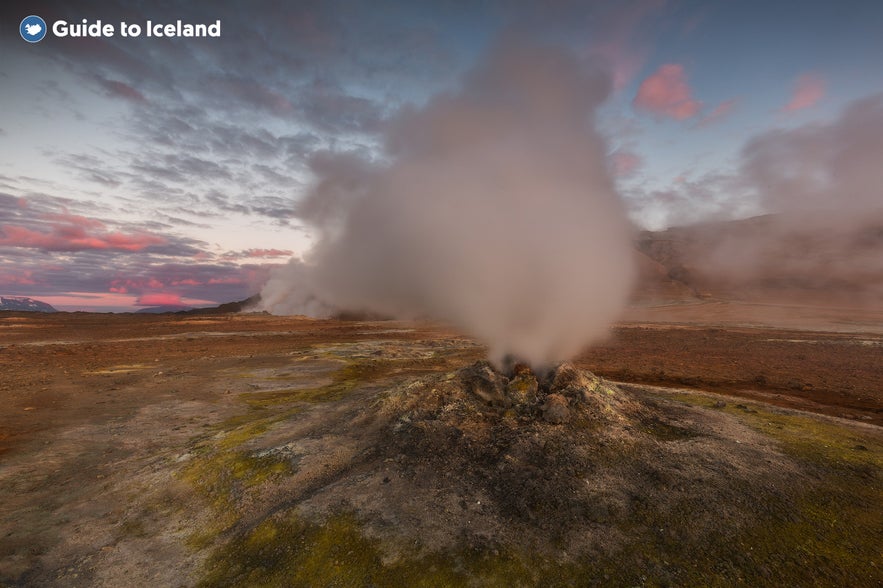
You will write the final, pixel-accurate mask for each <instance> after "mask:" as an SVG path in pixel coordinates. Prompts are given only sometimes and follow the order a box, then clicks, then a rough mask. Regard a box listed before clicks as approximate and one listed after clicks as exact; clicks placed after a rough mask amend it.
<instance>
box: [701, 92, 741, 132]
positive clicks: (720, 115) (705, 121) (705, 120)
mask: <svg viewBox="0 0 883 588" xmlns="http://www.w3.org/2000/svg"><path fill="white" fill-rule="evenodd" d="M736 103H737V100H736V99H735V98H730V99H729V100H724V101H723V102H721V103H720V104H718V105H717V106H715V107H714V110H712V111H711V112H709V113H708V114H706V115H705V116H703V117H702V118H701V119H700V120H699V122H698V123H696V126H697V127H707V126H708V125H711V124H713V123H716V122H718V121H720V120H722V119H724V118H726V117H727V116H728V115H729V114H730V112H732V110H733V108H734V107H735V106H736Z"/></svg>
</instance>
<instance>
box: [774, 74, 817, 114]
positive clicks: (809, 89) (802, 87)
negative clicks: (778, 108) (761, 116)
mask: <svg viewBox="0 0 883 588" xmlns="http://www.w3.org/2000/svg"><path fill="white" fill-rule="evenodd" d="M825 87H826V84H825V80H824V79H823V78H821V77H820V76H818V75H816V74H803V75H802V76H800V77H798V78H797V80H796V81H795V82H794V90H793V91H792V94H791V100H790V101H789V102H788V104H786V105H785V106H783V107H782V112H797V111H798V110H803V109H805V108H811V107H813V106H815V105H816V104H817V103H818V102H819V101H820V100H821V99H822V98H824V96H825Z"/></svg>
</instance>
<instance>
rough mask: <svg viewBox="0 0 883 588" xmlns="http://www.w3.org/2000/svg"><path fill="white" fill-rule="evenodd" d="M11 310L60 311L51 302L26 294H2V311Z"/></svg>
mask: <svg viewBox="0 0 883 588" xmlns="http://www.w3.org/2000/svg"><path fill="white" fill-rule="evenodd" d="M2 310H8V311H11V312H58V310H56V309H55V308H54V307H53V306H52V305H51V304H46V303H45V302H41V301H40V300H34V299H33V298H28V297H26V296H0V311H2Z"/></svg>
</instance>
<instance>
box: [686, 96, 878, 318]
mask: <svg viewBox="0 0 883 588" xmlns="http://www.w3.org/2000/svg"><path fill="white" fill-rule="evenodd" d="M881 162H883V94H877V95H875V96H871V97H868V98H865V99H862V100H858V101H856V102H854V103H852V104H851V105H849V106H848V107H847V108H846V109H845V110H844V112H843V114H842V115H841V116H840V117H839V118H837V119H835V120H834V121H832V122H830V123H827V124H808V125H804V126H801V127H797V128H793V129H788V130H776V131H769V132H766V133H763V134H761V135H759V136H757V137H755V138H753V139H752V140H750V141H749V142H748V143H746V145H745V147H744V148H743V149H742V165H741V168H740V170H739V171H740V173H739V177H738V178H737V180H736V182H738V183H739V184H741V185H742V187H743V188H744V189H747V190H749V191H750V192H752V193H754V194H756V197H757V200H758V203H759V205H760V207H761V209H762V210H764V211H766V212H769V213H771V214H770V215H768V216H764V217H760V218H756V219H751V220H750V221H742V222H741V223H738V224H734V225H732V226H730V227H729V228H727V227H724V226H718V225H709V226H707V227H706V228H705V229H704V232H694V234H693V238H692V240H691V241H690V243H691V245H690V247H689V248H688V250H687V251H686V252H685V253H686V255H685V258H686V259H689V260H692V263H693V264H694V267H693V268H690V269H693V270H696V271H697V273H699V274H701V275H704V276H708V277H710V278H712V280H711V283H712V284H713V283H720V282H721V280H724V281H729V282H730V283H731V284H733V285H738V286H739V288H740V291H741V292H742V295H744V296H745V297H746V298H750V297H757V298H761V297H763V296H767V295H771V294H776V293H778V294H779V296H780V297H782V298H785V297H787V299H788V300H789V301H791V302H795V301H799V297H801V296H803V297H806V298H807V299H808V300H809V299H812V301H814V302H818V301H821V302H824V301H830V302H836V303H837V304H843V305H862V304H867V305H876V306H879V305H880V303H881V302H883V166H881ZM734 184H735V183H734ZM671 232H672V233H673V234H674V233H677V230H675V229H673V230H672V231H671Z"/></svg>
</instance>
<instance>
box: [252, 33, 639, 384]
mask: <svg viewBox="0 0 883 588" xmlns="http://www.w3.org/2000/svg"><path fill="white" fill-rule="evenodd" d="M608 89H609V80H608V78H607V76H605V75H603V74H601V73H600V72H599V71H598V70H596V69H595V68H592V67H589V66H588V65H587V64H586V63H583V62H580V61H578V60H577V59H575V58H573V57H572V56H570V55H568V54H565V53H563V52H559V51H557V50H551V49H539V48H536V47H522V46H515V45H512V44H509V45H503V46H500V47H498V48H497V50H496V51H494V52H493V53H492V55H491V56H490V58H489V59H488V60H487V62H486V63H485V64H484V65H482V66H480V67H478V68H476V69H475V70H474V71H472V72H471V73H469V74H468V75H467V76H466V77H465V78H464V81H463V85H462V88H461V89H460V91H459V92H458V93H456V94H453V95H442V96H437V97H435V98H434V99H432V100H431V101H430V102H429V103H428V104H427V105H426V106H425V107H424V108H422V109H420V110H411V111H407V112H404V113H401V114H400V115H399V116H397V117H396V119H395V120H394V121H393V122H392V123H391V124H390V127H389V129H388V131H387V133H386V135H385V147H386V156H387V157H386V160H385V161H384V163H383V164H378V163H373V164H372V163H370V162H367V161H365V160H363V159H360V158H359V157H357V156H354V155H353V154H346V153H344V154H324V155H322V156H319V157H317V158H316V159H314V161H313V162H312V166H313V170H314V172H315V173H316V175H317V182H316V184H315V185H314V187H313V189H312V191H311V193H310V194H309V196H308V197H307V199H306V200H305V201H304V202H303V204H302V205H301V207H300V209H299V214H300V216H301V217H302V218H303V219H304V220H305V221H306V222H308V223H310V224H311V225H312V226H313V227H314V228H315V229H316V230H317V232H318V236H319V240H318V242H317V244H316V245H315V247H314V248H313V249H312V250H311V251H310V252H309V254H308V255H307V256H306V258H305V261H304V262H300V261H297V260H293V261H292V262H291V263H289V265H288V266H286V267H285V268H282V269H281V270H279V271H276V272H275V273H274V274H273V275H272V277H271V279H270V280H269V282H268V283H267V284H266V286H265V287H264V289H263V292H262V293H261V296H262V299H263V305H264V308H265V309H266V310H269V311H270V312H273V313H277V314H308V315H312V316H329V315H332V314H334V313H336V312H339V311H368V312H374V313H380V314H386V315H392V316H397V317H415V316H429V317H433V318H438V319H442V320H446V321H450V322H452V323H453V324H455V325H457V326H459V327H460V328H462V329H464V330H465V331H467V332H469V333H471V334H472V335H474V336H476V337H477V338H479V339H480V340H482V341H484V342H485V343H487V344H488V345H489V346H490V350H491V358H492V359H494V360H496V361H499V360H501V359H502V358H503V357H504V356H505V355H506V354H512V355H514V356H516V357H518V358H520V359H523V360H525V361H528V362H529V363H531V364H533V365H535V366H540V365H544V364H548V363H550V362H553V361H557V360H561V359H565V358H569V357H571V356H573V355H575V354H576V353H578V352H579V351H580V350H582V349H583V348H584V347H585V346H586V345H587V344H589V343H591V342H592V341H593V340H596V339H598V338H599V337H601V336H603V335H604V333H605V332H606V329H607V327H608V325H609V324H610V322H611V321H613V320H614V319H615V318H616V316H617V314H618V313H619V312H620V311H621V309H622V308H623V306H624V305H625V303H626V300H627V298H628V294H629V290H630V287H631V283H632V273H633V272H632V263H633V261H632V258H633V254H632V249H631V232H630V228H629V224H628V221H627V220H626V216H625V213H624V210H623V207H622V206H621V204H620V201H619V198H618V196H617V194H616V193H615V191H614V188H613V183H612V181H611V179H610V177H609V176H608V173H607V171H606V170H607V168H606V161H605V154H606V146H605V144H604V141H603V139H602V138H601V136H600V135H599V134H598V133H597V131H596V130H595V126H594V111H595V109H596V107H597V106H598V105H599V104H600V103H601V102H602V101H603V100H604V99H605V98H606V96H607V93H608Z"/></svg>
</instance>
